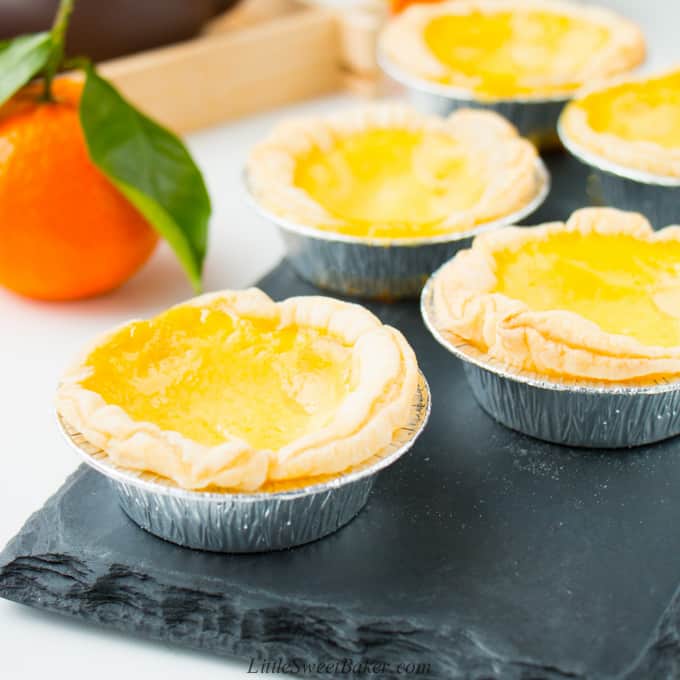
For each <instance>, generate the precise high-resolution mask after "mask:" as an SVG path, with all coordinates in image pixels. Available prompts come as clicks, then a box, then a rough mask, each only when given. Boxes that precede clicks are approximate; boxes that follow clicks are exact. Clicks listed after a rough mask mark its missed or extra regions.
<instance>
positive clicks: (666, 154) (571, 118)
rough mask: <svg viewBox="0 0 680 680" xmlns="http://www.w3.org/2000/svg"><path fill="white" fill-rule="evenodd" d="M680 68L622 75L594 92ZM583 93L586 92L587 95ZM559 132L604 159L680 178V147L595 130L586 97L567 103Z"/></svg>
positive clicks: (654, 76)
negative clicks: (637, 74)
mask: <svg viewBox="0 0 680 680" xmlns="http://www.w3.org/2000/svg"><path fill="white" fill-rule="evenodd" d="M677 71H678V69H677V68H676V69H674V70H673V71H670V72H666V73H663V74H656V75H653V76H646V77H642V78H635V79H632V78H627V79H623V78H619V79H616V80H615V81H611V82H606V83H601V84H600V86H599V87H598V88H597V89H595V88H593V89H591V90H589V91H588V93H586V95H587V94H590V93H593V92H598V93H599V92H606V91H607V90H610V89H612V88H614V87H618V86H619V85H621V84H623V83H625V82H631V83H643V82H646V81H650V80H656V79H657V78H661V77H663V76H664V75H672V74H673V73H675V72H677ZM586 95H584V96H586ZM560 133H561V135H562V136H563V138H564V139H565V143H569V144H570V145H576V146H578V147H581V148H582V149H583V151H585V152H588V153H591V154H595V155H597V156H600V157H602V158H603V159H605V160H608V161H611V162H613V163H616V164H618V165H623V166H624V167H626V168H632V169H633V170H641V171H643V172H648V173H651V174H653V175H658V176H662V177H675V178H678V179H680V147H666V146H662V145H661V144H657V143H656V142H650V141H645V140H632V139H622V138H621V137H619V136H617V135H615V134H613V133H611V132H601V131H599V130H594V129H593V128H592V127H591V125H590V123H589V122H588V111H587V110H586V108H585V107H584V99H583V97H581V98H579V99H575V100H574V101H573V102H571V103H570V104H568V105H567V106H566V107H565V109H564V111H563V113H562V116H561V117H560Z"/></svg>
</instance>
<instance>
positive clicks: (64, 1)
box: [43, 0, 75, 101]
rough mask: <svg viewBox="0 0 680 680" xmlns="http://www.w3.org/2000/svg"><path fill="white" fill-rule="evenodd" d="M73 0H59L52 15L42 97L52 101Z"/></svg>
mask: <svg viewBox="0 0 680 680" xmlns="http://www.w3.org/2000/svg"><path fill="white" fill-rule="evenodd" d="M74 4H75V0H60V3H59V9H58V10H57V14H56V16H55V17H54V23H53V24H52V30H51V31H50V37H51V39H52V51H51V53H50V56H49V59H48V60H47V64H46V66H45V89H44V91H43V99H44V100H45V101H52V99H53V97H52V81H53V80H54V77H55V75H56V74H57V71H58V70H59V67H60V65H61V62H62V61H63V59H64V43H65V42H66V29H67V27H68V22H69V18H70V17H71V13H72V12H73V5H74Z"/></svg>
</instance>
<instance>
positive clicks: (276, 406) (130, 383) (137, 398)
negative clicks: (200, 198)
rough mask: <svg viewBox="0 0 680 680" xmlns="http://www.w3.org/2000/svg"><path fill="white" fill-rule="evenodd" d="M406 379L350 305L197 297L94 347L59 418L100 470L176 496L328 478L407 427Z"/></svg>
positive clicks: (386, 331)
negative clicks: (95, 450)
mask: <svg viewBox="0 0 680 680" xmlns="http://www.w3.org/2000/svg"><path fill="white" fill-rule="evenodd" d="M418 382H419V372H418V366H417V363H416V358H415V355H414V353H413V350H412V349H411V348H410V346H409V345H408V343H407V342H406V340H405V339H404V338H403V336H402V335H401V334H400V333H399V332H398V331H396V330H395V329H393V328H390V327H388V326H384V325H383V324H382V323H381V322H380V321H379V320H378V319H377V318H376V317H375V316H373V314H371V313H370V312H368V311H367V310H366V309H364V308H363V307H360V306H358V305H353V304H349V303H345V302H340V301H337V300H332V299H329V298H322V297H298V298H290V299H288V300H285V301H283V302H279V303H276V302H274V301H272V300H271V299H270V298H269V297H268V296H267V295H266V294H264V293H263V292H261V291H260V290H257V289H249V290H244V291H224V292H219V293H214V294H210V295H205V296H202V297H199V298H196V299H194V300H191V301H189V302H187V303H184V304H181V305H179V306H176V307H173V308H171V309H169V310H168V311H166V312H163V313H162V314H160V315H158V316H156V317H154V318H152V319H150V320H146V321H132V322H130V323H127V324H125V325H123V326H121V327H119V328H117V329H115V330H113V331H112V332H110V333H107V334H106V335H104V336H103V337H101V338H99V339H98V340H96V341H95V342H94V344H93V345H92V346H91V347H89V348H88V349H87V350H86V351H85V352H84V353H83V355H82V356H81V357H80V358H79V359H78V360H77V362H76V363H75V365H74V366H73V367H72V368H71V369H70V370H69V371H68V372H67V373H66V375H65V376H64V377H63V378H62V381H61V383H60V385H59V388H58V392H57V409H58V412H59V414H60V416H61V417H62V419H63V420H64V421H65V422H66V423H67V424H68V425H69V426H70V427H71V428H73V429H75V430H77V431H78V432H80V433H82V435H83V436H84V438H85V439H86V440H87V441H88V442H90V443H91V444H93V445H94V446H96V447H100V448H101V449H103V450H104V451H105V452H106V453H107V454H108V456H109V457H110V459H111V460H112V462H113V463H114V464H116V465H118V466H120V467H123V468H128V469H131V470H143V471H148V472H152V473H156V474H157V475H160V476H162V477H165V478H167V479H169V480H172V481H173V482H175V483H176V484H177V485H179V486H180V487H182V488H185V489H206V488H211V489H215V488H217V489H227V490H235V491H253V490H257V489H261V488H263V485H265V484H266V483H268V482H279V481H282V480H291V479H298V478H310V477H322V476H324V477H323V478H327V476H328V475H336V474H339V473H342V472H343V471H344V470H346V469H348V468H350V467H352V466H356V465H358V464H359V463H361V462H362V461H365V460H367V459H368V458H370V457H371V456H374V455H376V454H377V453H379V452H380V451H381V449H383V448H384V447H385V446H387V445H388V444H389V443H390V442H391V440H392V437H393V434H394V433H395V431H396V430H398V429H399V428H401V427H402V426H405V425H406V424H408V422H409V417H410V414H411V412H412V406H413V403H414V400H415V399H416V393H417V389H418Z"/></svg>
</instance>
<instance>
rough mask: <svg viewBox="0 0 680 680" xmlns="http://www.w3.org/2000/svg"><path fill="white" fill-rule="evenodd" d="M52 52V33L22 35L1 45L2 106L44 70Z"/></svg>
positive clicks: (0, 85)
mask: <svg viewBox="0 0 680 680" xmlns="http://www.w3.org/2000/svg"><path fill="white" fill-rule="evenodd" d="M51 52H52V37H51V35H50V33H34V34H31V35H21V36H19V37H18V38H14V39H13V40H7V41H5V42H3V43H0V105H2V104H4V103H5V102H6V101H7V100H8V99H9V98H10V97H11V96H12V95H13V94H14V93H15V92H16V91H17V90H19V89H20V88H21V87H23V86H24V85H25V84H26V83H27V82H28V81H29V80H31V78H33V76H35V75H36V73H38V71H40V70H41V69H42V68H44V66H45V64H47V61H48V59H49V57H50V54H51Z"/></svg>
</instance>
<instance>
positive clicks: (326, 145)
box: [247, 104, 545, 242]
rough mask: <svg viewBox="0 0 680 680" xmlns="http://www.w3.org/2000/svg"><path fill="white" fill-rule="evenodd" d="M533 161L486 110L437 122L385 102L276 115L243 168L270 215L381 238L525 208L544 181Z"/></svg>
mask: <svg viewBox="0 0 680 680" xmlns="http://www.w3.org/2000/svg"><path fill="white" fill-rule="evenodd" d="M537 162H538V160H537V153H536V150H535V148H534V147H533V146H532V145H531V144H530V143H529V142H527V141H526V140H523V139H521V138H520V137H519V136H518V134H517V132H516V130H515V129H514V128H513V127H512V126H511V125H510V124H509V123H507V122H506V121H505V120H503V119H502V118H501V117H500V116H498V115H496V114H494V113H491V112H483V111H471V110H464V111H458V112H457V113H455V114H453V115H451V116H450V117H448V118H446V119H441V118H439V117H436V116H426V115H422V114H419V113H417V112H415V111H414V110H412V109H410V108H408V107H405V106H400V105H390V104H388V105H378V106H374V107H370V108H364V109H357V110H351V111H345V112H342V113H338V114H336V115H331V116H326V117H316V118H303V119H297V120H292V121H287V122H284V123H282V124H281V125H279V126H278V127H277V128H276V129H275V130H274V131H273V132H272V133H271V135H270V136H269V137H268V138H267V139H265V140H264V141H263V142H261V143H260V144H258V145H257V146H256V147H255V148H254V150H253V151H252V153H251V155H250V158H249V161H248V167H247V172H248V181H249V188H250V190H251V192H252V194H253V195H254V197H255V200H256V201H257V202H258V203H259V204H261V205H262V206H264V207H265V208H266V209H267V210H268V211H269V212H270V213H272V214H274V215H275V216H277V217H278V218H282V219H285V220H288V221H290V222H293V223H296V224H301V225H305V226H306V227H311V228H313V229H316V230H319V231H322V232H331V233H336V234H341V235H344V236H348V237H354V238H359V239H367V240H369V239H372V240H376V239H379V240H382V241H383V242H385V241H390V240H393V241H397V240H398V241H408V240H409V239H413V240H416V239H424V238H437V237H442V236H445V235H450V234H456V233H461V232H464V231H467V230H470V229H473V228H475V227H476V226H478V225H480V224H483V223H486V222H490V221H493V220H496V219H498V218H501V217H503V216H505V215H508V214H510V213H513V212H515V211H518V210H520V209H522V208H524V207H526V206H527V205H528V204H530V203H531V202H532V201H533V200H535V199H536V197H537V195H538V194H539V193H540V192H541V190H542V189H543V188H544V185H545V178H541V177H540V176H538V174H537V171H536V169H537Z"/></svg>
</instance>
